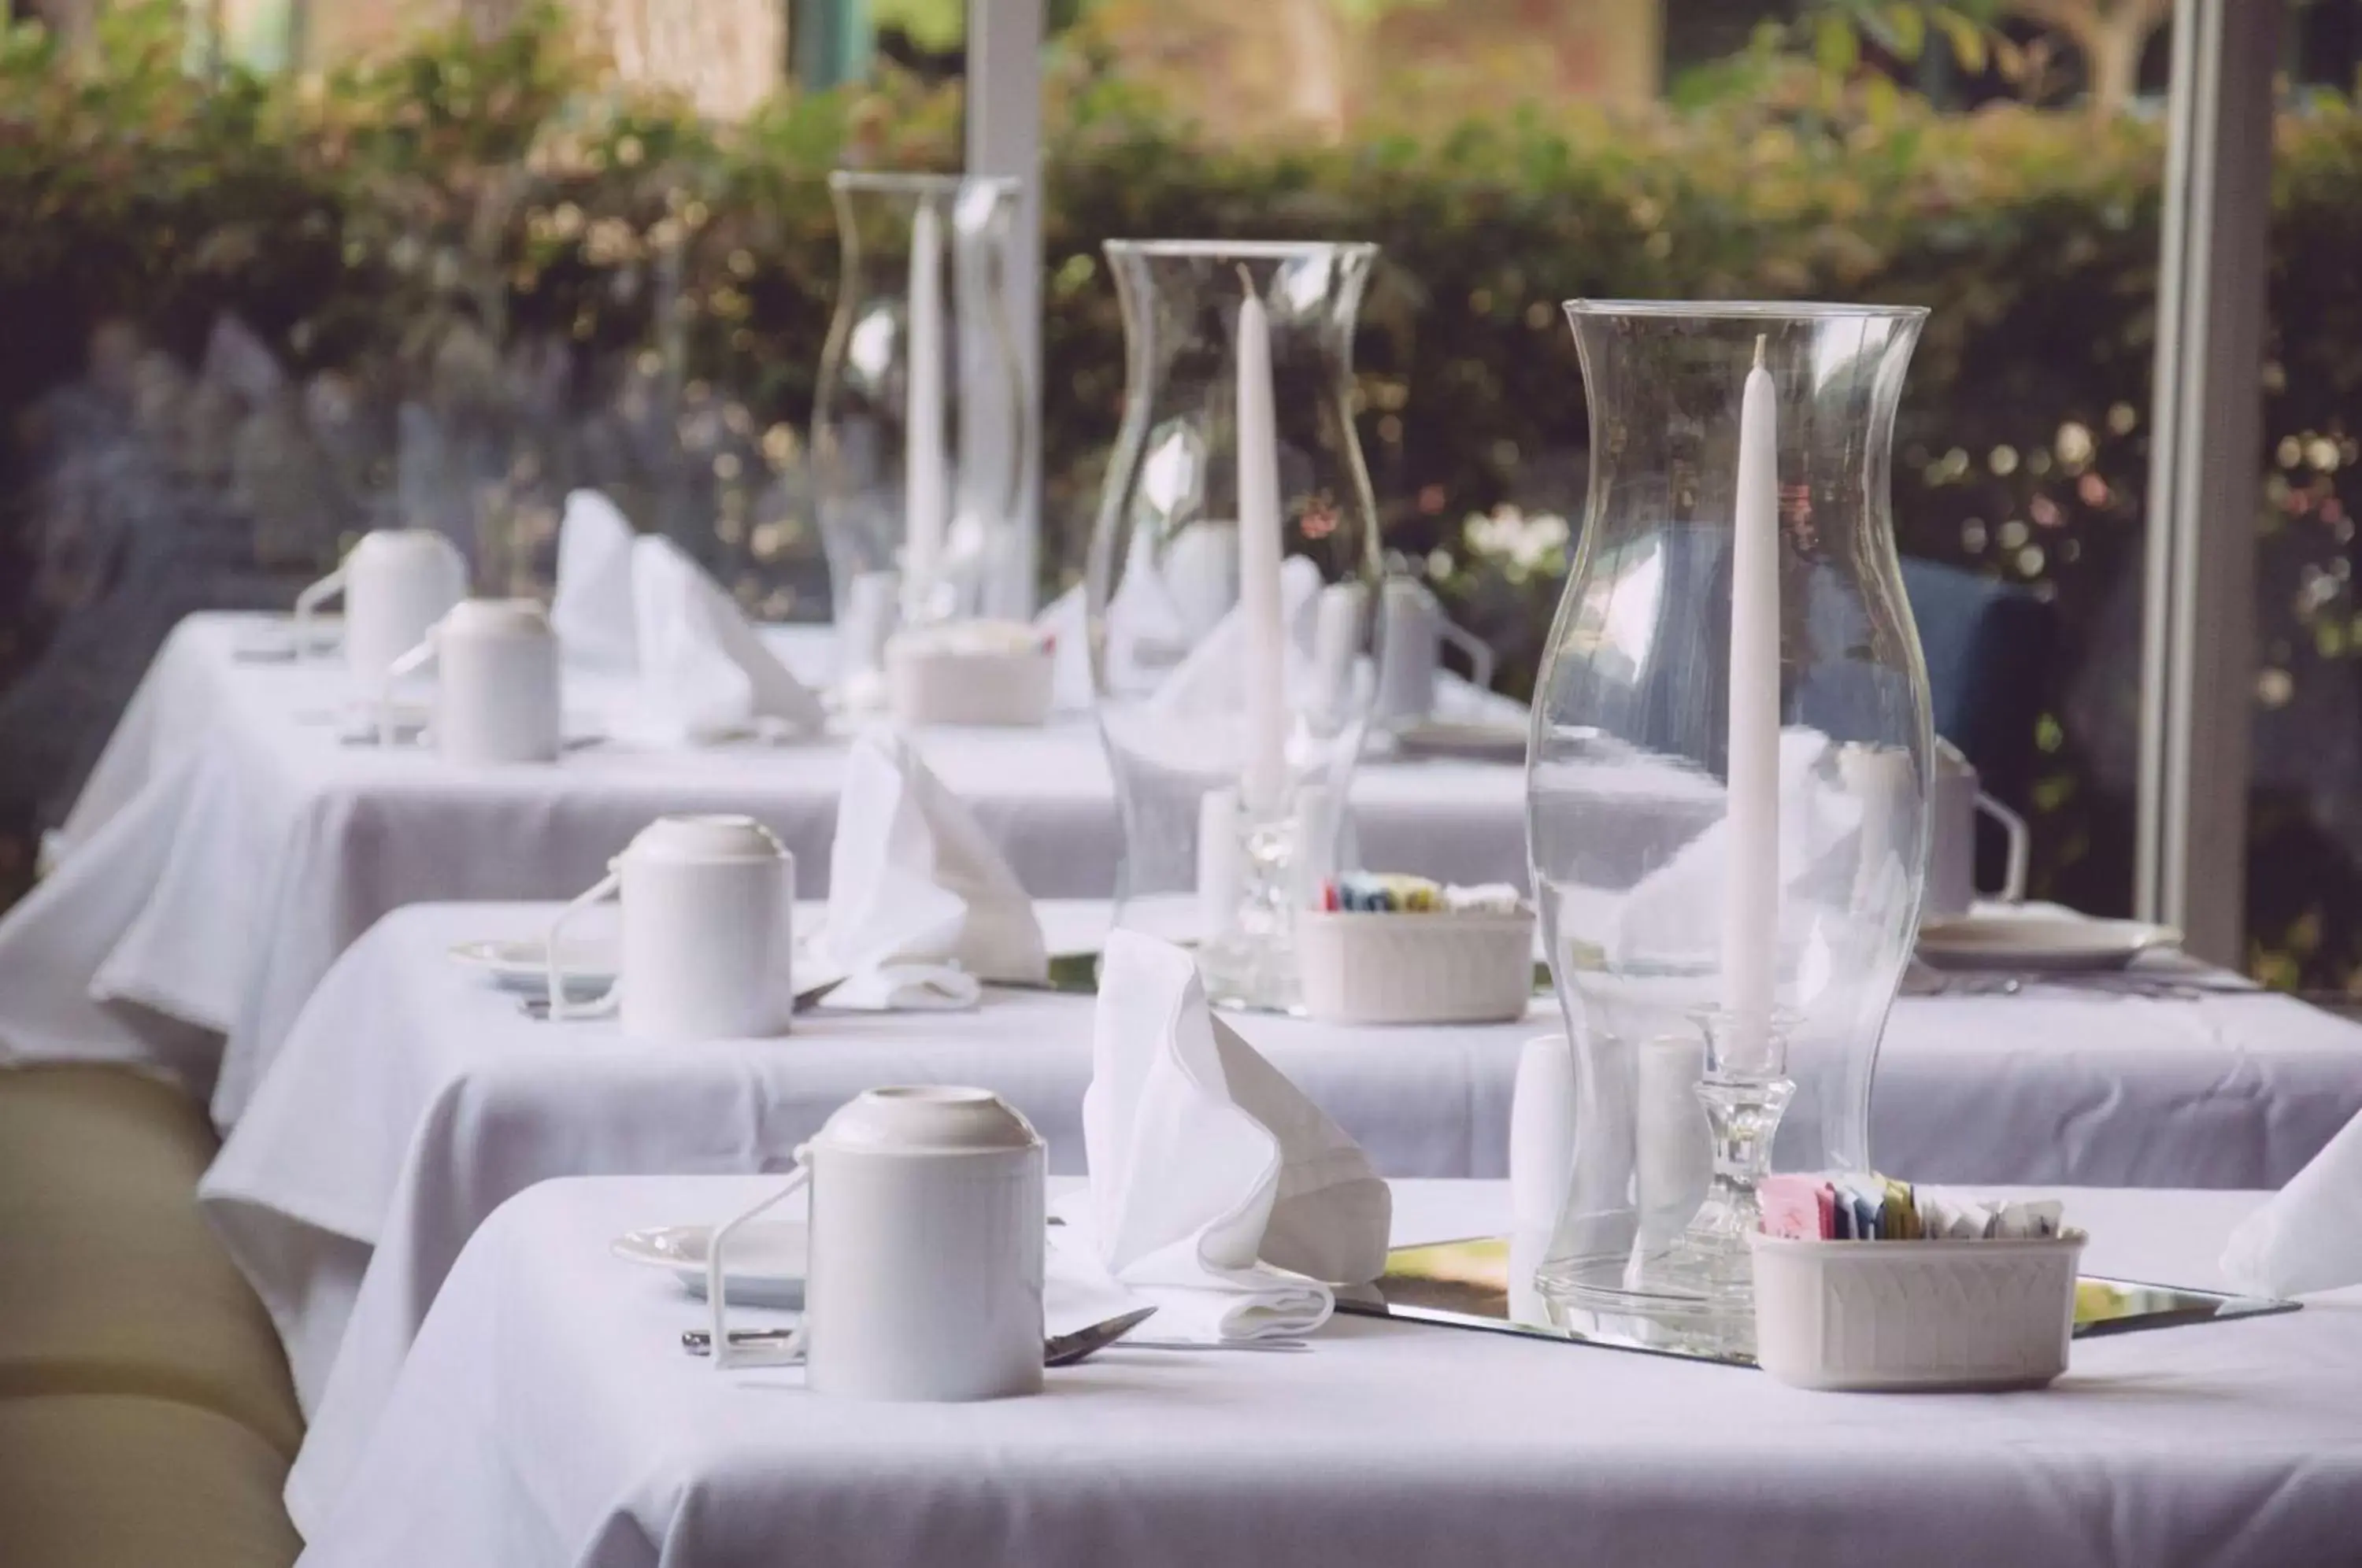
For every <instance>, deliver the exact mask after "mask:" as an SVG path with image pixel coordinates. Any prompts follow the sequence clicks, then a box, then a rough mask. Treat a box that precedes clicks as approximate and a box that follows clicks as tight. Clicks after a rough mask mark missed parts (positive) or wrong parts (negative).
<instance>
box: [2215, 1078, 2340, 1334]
mask: <svg viewBox="0 0 2362 1568" xmlns="http://www.w3.org/2000/svg"><path fill="white" fill-rule="evenodd" d="M2223 1272H2224V1274H2225V1275H2228V1276H2230V1280H2231V1283H2232V1284H2233V1285H2234V1286H2236V1287H2237V1288H2239V1289H2241V1290H2244V1291H2247V1292H2249V1293H2251V1294H2253V1295H2257V1296H2301V1295H2304V1294H2306V1293H2308V1292H2311V1291H2315V1290H2337V1289H2341V1288H2343V1287H2344V1286H2349V1285H2362V1116H2357V1117H2356V1118H2355V1119H2354V1120H2353V1121H2349V1122H2347V1123H2346V1124H2345V1127H2344V1129H2343V1130H2341V1131H2340V1132H2338V1134H2337V1136H2336V1137H2334V1138H2332V1139H2331V1140H2330V1141H2329V1142H2328V1143H2326V1144H2325V1145H2323V1148H2322V1151H2321V1153H2319V1154H2315V1155H2314V1156H2313V1157H2312V1160H2311V1161H2310V1162H2309V1163H2308V1164H2307V1165H2305V1167H2304V1168H2303V1169H2302V1170H2301V1171H2299V1172H2297V1173H2296V1175H2294V1176H2290V1177H2289V1182H2288V1185H2287V1186H2286V1187H2282V1188H2280V1189H2279V1191H2278V1192H2277V1193H2274V1194H2273V1195H2272V1197H2271V1198H2269V1199H2268V1200H2267V1201H2266V1202H2265V1204H2264V1206H2263V1207H2262V1208H2261V1209H2257V1210H2256V1211H2255V1212H2254V1213H2253V1214H2250V1215H2248V1216H2247V1218H2246V1220H2244V1221H2242V1222H2241V1224H2240V1226H2239V1228H2238V1229H2237V1230H2235V1231H2232V1232H2231V1240H2230V1243H2229V1244H2228V1245H2227V1246H2225V1247H2224V1249H2223Z"/></svg>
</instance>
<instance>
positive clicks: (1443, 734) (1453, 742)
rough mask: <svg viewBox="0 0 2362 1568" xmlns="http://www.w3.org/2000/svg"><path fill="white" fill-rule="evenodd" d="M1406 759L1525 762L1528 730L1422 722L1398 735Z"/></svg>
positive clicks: (1521, 726)
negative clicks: (1407, 757) (1433, 758)
mask: <svg viewBox="0 0 2362 1568" xmlns="http://www.w3.org/2000/svg"><path fill="white" fill-rule="evenodd" d="M1395 746H1396V749H1397V750H1399V751H1400V752H1401V753H1402V755H1403V756H1462V757H1468V758H1471V759H1473V760H1475V761H1480V762H1523V761H1525V759H1526V726H1525V725H1524V724H1522V723H1517V724H1509V723H1487V722H1484V721H1465V720H1457V719H1421V720H1419V721H1418V723H1413V724H1406V725H1404V726H1403V727H1402V728H1401V729H1399V730H1397V731H1396V732H1395Z"/></svg>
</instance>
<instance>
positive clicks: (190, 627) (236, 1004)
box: [0, 614, 1525, 1128]
mask: <svg viewBox="0 0 2362 1568" xmlns="http://www.w3.org/2000/svg"><path fill="white" fill-rule="evenodd" d="M270 635H281V636H283V635H284V631H283V619H282V618H275V617H270V616H257V615H226V614H201V615H193V616H191V617H190V618H189V619H188V620H186V621H184V622H182V624H181V625H180V626H179V627H177V628H176V629H175V630H174V632H173V634H172V635H171V638H170V639H169V640H168V642H167V643H166V645H165V646H164V649H163V651H162V652H161V653H160V655H159V656H158V657H157V661H156V663H155V665H154V667H153V668H151V669H150V671H149V676H148V678H147V679H146V680H145V681H144V682H143V683H142V685H141V687H140V689H139V690H138V694H137V695H136V696H135V697H134V698H133V700H132V702H131V705H130V707H129V708H128V709H127V712H125V715H124V717H123V720H122V722H121V723H119V724H118V726H117V728H116V733H115V735H114V737H113V738H112V739H111V740H110V742H109V744H108V746H107V749H106V752H105V755H104V756H103V757H102V758H101V760H100V763H99V765H98V767H97V768H96V770H95V771H94V774H93V776H92V778H91V779H90V782H89V784H88V785H87V787H86V788H85V789H84V790H83V795H82V797H81V799H80V801H78V802H77V804H76V806H75V809H74V812H73V813H72V817H71V818H70V819H69V820H68V822H67V823H66V825H65V828H64V829H63V831H62V834H61V840H62V843H63V845H64V847H63V850H62V854H61V860H60V862H59V864H58V866H57V867H56V869H55V871H54V872H53V873H52V875H51V876H50V877H49V878H47V879H46V880H45V881H43V882H42V883H41V884H40V885H39V887H37V888H36V889H34V890H33V892H32V893H31V894H30V895H29V896H28V898H26V899H25V900H24V901H23V902H22V903H20V904H19V905H18V906H17V908H16V909H15V910H13V911H9V913H8V914H7V915H6V917H5V918H0V1062H5V1061H12V1060H13V1061H38V1060H102V1061H116V1062H129V1063H137V1064H144V1065H149V1066H158V1067H160V1068H162V1069H164V1070H166V1071H169V1072H171V1073H174V1074H176V1075H177V1076H180V1077H184V1078H186V1079H189V1080H191V1081H192V1082H193V1084H194V1085H196V1086H197V1087H199V1088H201V1089H204V1088H208V1087H209V1088H210V1092H211V1094H212V1096H213V1108H214V1114H215V1120H216V1121H217V1122H219V1123H220V1124H221V1125H222V1126H223V1127H225V1128H226V1127H228V1126H230V1125H231V1124H233V1123H234V1122H235V1121H237V1116H238V1114H239V1112H240V1111H241V1110H243V1109H244V1106H245V1102H246V1099H247V1097H248V1095H249V1094H251V1093H252V1092H253V1088H254V1085H255V1083H256V1082H257V1081H258V1080H259V1077H260V1071H261V1068H262V1067H263V1066H265V1065H266V1064H267V1062H268V1061H269V1058H270V1055H271V1053H272V1052H273V1051H274V1050H275V1049H276V1047H277V1045H278V1043H279V1042H280V1040H281V1038H282V1037H283V1036H284V1034H285V1032H286V1030H287V1028H288V1026H289V1024H290V1023H291V1022H292V1021H293V1019H294V1017H295V1014H296V1012H297V1011H298V1010H300V1009H301V1007H302V1006H303V1004H304V999H305V998H307V997H308V996H309V995H310V994H311V991H312V988H313V987H314V986H315V985H316V984H317V983H318V982H319V979H320V977H321V976H322V975H324V974H325V973H326V971H327V968H328V966H329V964H330V963H331V962H332V961H334V959H335V958H336V956H337V954H339V953H341V952H342V951H343V950H344V949H345V948H346V947H347V946H348V944H351V943H352V941H353V940H354V939H355V938H357V937H359V935H360V933H362V932H363V931H365V930H367V929H368V927H369V926H370V922H373V921H375V920H376V919H377V918H378V917H379V916H380V915H381V914H384V913H385V912H386V911H389V910H392V909H394V908H397V907H399V906H401V905H403V904H406V903H414V902H418V901H421V900H431V899H554V898H562V897H566V896H568V895H570V894H572V893H574V892H576V891H579V889H582V888H585V887H587V886H589V885H590V883H591V882H593V881H596V880H597V879H598V878H599V876H600V874H601V873H602V871H603V869H604V868H605V865H606V861H607V859H608V857H609V856H613V854H615V853H616V852H617V851H618V850H620V849H621V848H623V846H624V845H625V844H626V843H627V842H629V840H630V838H631V836H632V834H635V832H637V831H638V830H639V829H640V828H641V827H642V826H644V825H645V824H646V823H647V822H648V821H649V820H650V819H652V818H654V817H656V816H657V815H660V814H662V813H664V812H746V813H749V814H751V815H754V816H756V817H757V818H759V819H761V820H762V821H763V822H765V823H767V824H768V825H769V826H770V827H771V828H772V829H773V830H774V831H776V832H777V833H778V834H779V835H780V837H781V839H782V840H783V841H784V842H785V843H786V844H787V845H788V846H789V849H791V850H792V851H793V852H794V853H795V856H796V860H797V866H796V869H797V877H798V881H799V884H800V889H802V891H803V892H804V893H806V894H807V895H811V896H818V895H820V894H822V893H824V892H825V891H826V880H827V869H828V851H829V845H830V843H831V840H832V838H833V834H834V832H835V822H836V797H837V791H838V788H839V785H840V781H841V778H842V776H843V771H844V756H845V753H846V743H845V742H844V741H843V740H842V739H817V740H811V741H807V742H800V743H795V744H789V745H778V746H768V745H753V744H748V745H731V746H721V747H715V748H711V749H707V750H702V751H697V752H690V753H682V752H645V751H635V750H632V749H629V748H627V747H624V746H622V745H613V744H608V745H596V746H591V747H590V748H587V749H582V750H578V751H573V752H569V753H568V755H567V756H565V757H564V758H562V759H561V760H560V761H559V762H557V764H554V765H550V766H546V767H474V768H460V767H453V766H451V765H449V764H447V763H445V762H443V761H442V760H441V759H439V758H437V757H436V756H431V755H427V754H425V753H421V752H418V751H415V750H408V751H399V752H385V751H381V750H379V749H377V748H375V747H373V746H368V745H345V744H342V743H341V742H340V741H339V740H338V739H337V731H336V725H335V723H334V720H335V716H336V714H337V712H338V711H339V710H340V708H343V707H345V706H346V705H348V704H349V703H350V702H351V701H353V699H354V696H355V693H354V692H353V690H352V689H351V683H350V681H349V679H348V678H347V677H346V676H345V675H344V673H343V670H342V666H341V665H339V664H337V663H334V662H331V661H327V660H318V659H315V660H313V661H310V662H307V663H305V664H304V665H301V666H295V665H272V664H257V663H240V662H238V661H237V659H236V658H235V657H234V653H235V650H236V649H237V647H238V646H240V645H241V643H246V642H251V641H254V640H257V639H262V638H267V637H269V636H270ZM773 635H774V640H775V642H776V643H777V644H778V646H779V647H780V648H781V650H782V651H783V653H784V654H785V655H786V656H787V657H789V659H790V662H792V663H795V664H798V665H800V666H801V667H802V668H807V669H809V668H813V667H814V665H815V664H816V663H819V662H821V661H822V660H823V659H824V657H825V647H826V638H827V635H828V634H827V632H826V629H825V628H795V629H782V630H779V631H777V632H775V633H774V634H773ZM566 679H567V702H568V712H569V715H570V716H569V721H568V723H569V728H570V729H573V730H577V731H579V730H583V729H585V728H587V729H589V730H590V731H593V732H595V731H596V730H597V728H598V727H599V724H600V722H601V715H602V713H603V712H607V711H609V710H611V709H612V708H613V705H614V703H615V702H616V701H617V700H618V699H619V697H620V695H621V693H622V690H623V689H622V688H621V687H620V686H619V685H618V684H617V683H616V682H615V681H614V680H613V679H602V678H599V677H595V676H588V675H583V674H580V673H579V672H576V671H571V670H569V671H568V674H567V678H566ZM920 748H921V750H922V753H923V754H924V756H926V757H927V759H928V762H929V764H930V766H932V767H934V768H935V769H936V771H937V772H938V773H939V774H940V775H941V777H942V778H943V779H944V783H945V784H946V785H948V786H949V787H950V788H951V789H952V790H954V791H955V792H956V793H958V794H959V795H960V796H961V798H962V799H964V800H965V801H967V803H968V804H969V805H970V806H971V807H973V808H974V809H975V811H976V812H977V817H978V818H979V819H980V820H981V821H982V823H984V826H985V828H986V830H987V831H988V833H989V834H991V835H992V836H993V838H994V839H995V840H996V842H998V843H999V845H1000V846H1001V848H1002V849H1003V850H1004V851H1005V852H1006V853H1007V854H1008V855H1009V856H1010V861H1011V863H1012V864H1013V865H1014V866H1015V867H1016V869H1017V871H1018V874H1019V876H1020V877H1021V878H1022V879H1023V880H1024V882H1025V883H1026V886H1027V887H1028V889H1030V890H1031V891H1032V892H1033V893H1034V894H1035V895H1036V896H1038V897H1045V898H1056V897H1089V898H1105V897H1107V896H1108V895H1109V893H1110V892H1111V891H1112V890H1113V888H1114V884H1115V873H1116V863H1117V859H1118V856H1119V855H1120V834H1119V830H1118V827H1117V823H1116V812H1115V802H1114V794H1113V787H1112V785H1111V783H1110V782H1109V775H1108V771H1107V764H1106V760H1105V757H1104V756H1103V754H1102V752H1101V749H1100V745H1099V740H1098V732H1097V729H1096V728H1095V727H1094V725H1093V724H1092V723H1090V721H1089V720H1088V719H1087V717H1085V716H1082V715H1067V716H1065V717H1064V718H1062V719H1060V720H1059V721H1057V722H1056V723H1053V724H1052V725H1051V726H1049V727H1047V728H1044V729H1041V730H1032V731H1008V730H976V729H952V728H938V729H930V730H927V731H924V732H922V734H921V736H920ZM1352 811H1353V814H1354V819H1355V822H1356V824H1357V827H1358V829H1359V832H1360V834H1361V841H1362V844H1363V848H1364V851H1365V853H1366V854H1367V856H1368V857H1369V858H1370V860H1371V863H1372V864H1374V865H1380V866H1385V867H1389V868H1400V869H1404V870H1414V871H1420V872H1424V873H1427V874H1429V875H1432V876H1439V877H1443V878H1451V879H1456V880H1460V881H1487V880H1509V881H1518V882H1522V881H1523V880H1524V877H1525V819H1524V783H1523V778H1522V771H1521V769H1519V768H1518V767H1510V766H1505V765H1502V764H1498V763H1475V762H1453V761H1423V762H1390V763H1385V764H1371V765H1368V766H1366V767H1363V769H1362V770H1361V771H1360V774H1359V776H1358V777H1357V778H1356V780H1355V782H1354V788H1353V794H1352ZM208 1035H222V1036H226V1037H227V1038H226V1043H221V1042H216V1041H214V1040H210V1039H208V1038H207V1036H208Z"/></svg>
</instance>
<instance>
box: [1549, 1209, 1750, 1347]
mask: <svg viewBox="0 0 2362 1568" xmlns="http://www.w3.org/2000/svg"><path fill="white" fill-rule="evenodd" d="M1686 1240H1687V1239H1686V1238H1683V1240H1682V1241H1677V1242H1674V1243H1672V1245H1670V1246H1667V1247H1665V1248H1663V1249H1661V1250H1660V1251H1658V1252H1654V1253H1641V1254H1639V1255H1637V1256H1636V1255H1635V1254H1633V1253H1607V1254H1601V1255H1595V1256H1590V1257H1575V1258H1565V1259H1559V1260H1555V1261H1553V1262H1551V1263H1549V1264H1544V1265H1543V1266H1542V1267H1541V1268H1540V1270H1538V1271H1537V1272H1536V1274H1535V1275H1534V1287H1535V1289H1536V1290H1537V1291H1538V1292H1539V1293H1540V1296H1541V1297H1542V1300H1543V1301H1544V1302H1545V1303H1546V1304H1547V1305H1548V1307H1549V1309H1550V1315H1551V1321H1552V1322H1553V1323H1554V1324H1555V1325H1556V1326H1558V1327H1559V1328H1561V1329H1563V1330H1565V1331H1567V1332H1568V1333H1570V1334H1573V1335H1574V1336H1575V1337H1576V1338H1579V1339H1585V1340H1595V1341H1598V1342H1601V1343H1605V1344H1614V1345H1622V1346H1626V1347H1628V1348H1629V1349H1633V1350H1651V1351H1661V1352H1664V1353H1670V1354H1673V1355H1684V1356H1694V1357H1698V1358H1701V1359H1704V1360H1708V1361H1728V1362H1738V1363H1749V1364H1751V1363H1752V1362H1753V1361H1754V1359H1755V1292H1754V1286H1753V1278H1752V1275H1751V1274H1749V1275H1746V1276H1744V1279H1743V1281H1742V1282H1741V1283H1740V1284H1739V1285H1738V1288H1737V1289H1735V1290H1734V1289H1733V1288H1732V1282H1731V1281H1730V1279H1729V1277H1728V1275H1727V1273H1726V1272H1725V1271H1723V1270H1722V1269H1720V1268H1718V1267H1716V1266H1715V1265H1716V1260H1713V1259H1711V1258H1709V1257H1705V1256H1701V1255H1700V1253H1699V1252H1698V1251H1697V1249H1694V1248H1693V1247H1690V1246H1688V1245H1686V1244H1685V1242H1686Z"/></svg>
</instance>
